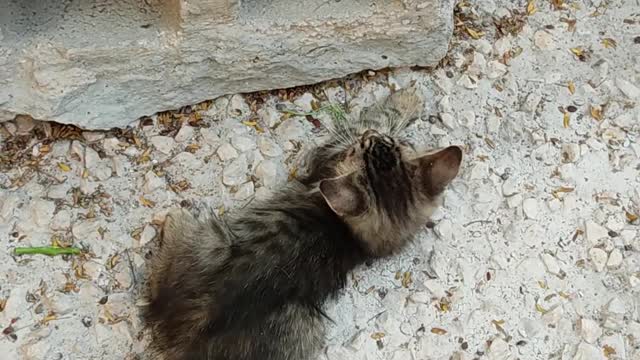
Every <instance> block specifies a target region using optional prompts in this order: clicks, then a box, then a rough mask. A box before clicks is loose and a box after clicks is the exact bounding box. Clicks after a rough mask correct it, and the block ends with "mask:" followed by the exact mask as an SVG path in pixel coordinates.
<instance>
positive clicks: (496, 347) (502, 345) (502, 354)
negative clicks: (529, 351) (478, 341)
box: [487, 338, 515, 360]
mask: <svg viewBox="0 0 640 360" xmlns="http://www.w3.org/2000/svg"><path fill="white" fill-rule="evenodd" d="M487 355H488V359H489V360H513V359H515V358H514V357H513V354H511V350H510V349H509V344H507V343H506V342H505V341H504V340H502V339H501V338H495V339H493V341H492V342H491V346H489V350H488V351H487Z"/></svg>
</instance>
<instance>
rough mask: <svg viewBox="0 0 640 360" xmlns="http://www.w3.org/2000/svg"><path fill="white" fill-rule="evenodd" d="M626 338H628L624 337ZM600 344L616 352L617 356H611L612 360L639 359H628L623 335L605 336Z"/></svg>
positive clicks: (634, 357)
mask: <svg viewBox="0 0 640 360" xmlns="http://www.w3.org/2000/svg"><path fill="white" fill-rule="evenodd" d="M624 337H625V338H626V337H627V336H624ZM600 343H601V344H603V346H608V347H609V348H611V349H613V351H615V355H614V356H611V357H610V358H613V359H633V360H635V359H637V357H636V356H633V357H627V350H626V347H625V339H624V338H623V335H622V334H611V335H608V336H604V337H603V338H602V339H601V340H600Z"/></svg>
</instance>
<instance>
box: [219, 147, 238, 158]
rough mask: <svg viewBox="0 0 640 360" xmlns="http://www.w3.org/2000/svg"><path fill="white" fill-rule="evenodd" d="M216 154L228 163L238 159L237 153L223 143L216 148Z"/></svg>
mask: <svg viewBox="0 0 640 360" xmlns="http://www.w3.org/2000/svg"><path fill="white" fill-rule="evenodd" d="M216 154H218V157H219V158H220V160H222V161H229V160H232V159H235V158H237V157H238V151H236V149H235V148H234V147H233V146H231V144H229V143H224V144H222V145H220V147H218V150H216Z"/></svg>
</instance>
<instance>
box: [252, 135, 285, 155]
mask: <svg viewBox="0 0 640 360" xmlns="http://www.w3.org/2000/svg"><path fill="white" fill-rule="evenodd" d="M258 149H260V152H261V153H262V155H264V156H266V157H271V158H275V157H279V156H282V153H283V152H282V148H281V147H280V145H278V144H277V143H276V142H275V141H273V140H271V139H270V138H268V137H264V136H263V137H260V138H258Z"/></svg>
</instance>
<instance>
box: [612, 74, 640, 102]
mask: <svg viewBox="0 0 640 360" xmlns="http://www.w3.org/2000/svg"><path fill="white" fill-rule="evenodd" d="M616 86H617V87H618V89H620V91H622V93H623V94H624V95H625V96H626V97H628V98H629V99H631V100H638V99H640V89H638V87H637V86H635V85H634V84H632V83H631V82H629V81H627V80H625V79H623V78H617V79H616Z"/></svg>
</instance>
